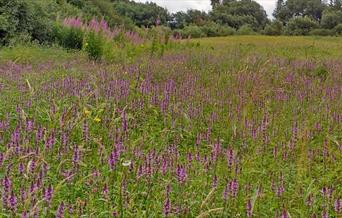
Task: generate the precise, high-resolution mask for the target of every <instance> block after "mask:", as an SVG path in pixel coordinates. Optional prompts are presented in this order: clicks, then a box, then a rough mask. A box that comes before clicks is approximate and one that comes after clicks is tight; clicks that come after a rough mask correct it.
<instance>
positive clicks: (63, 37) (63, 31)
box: [55, 25, 84, 50]
mask: <svg viewBox="0 0 342 218" xmlns="http://www.w3.org/2000/svg"><path fill="white" fill-rule="evenodd" d="M55 32H56V38H57V41H58V43H59V44H60V45H61V46H62V47H64V48H67V49H78V50H81V49H82V47H83V40H84V32H83V31H82V30H81V29H80V28H75V27H64V26H59V25H57V26H56V29H55Z"/></svg>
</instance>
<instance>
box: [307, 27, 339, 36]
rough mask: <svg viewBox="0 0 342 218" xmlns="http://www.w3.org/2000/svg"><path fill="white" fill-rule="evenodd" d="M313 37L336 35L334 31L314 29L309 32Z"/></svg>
mask: <svg viewBox="0 0 342 218" xmlns="http://www.w3.org/2000/svg"><path fill="white" fill-rule="evenodd" d="M309 35H311V36H332V35H334V31H333V30H329V29H313V30H311V31H310V32H309Z"/></svg>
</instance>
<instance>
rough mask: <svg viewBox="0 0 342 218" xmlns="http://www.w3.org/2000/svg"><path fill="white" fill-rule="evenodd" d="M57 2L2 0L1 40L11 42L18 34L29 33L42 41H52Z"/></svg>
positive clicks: (0, 16)
mask: <svg viewBox="0 0 342 218" xmlns="http://www.w3.org/2000/svg"><path fill="white" fill-rule="evenodd" d="M56 10H57V8H56V3H55V2H53V1H48V0H47V1H35V0H11V1H4V0H0V14H1V15H0V41H1V42H2V43H3V44H7V43H9V41H10V39H11V38H12V37H16V36H17V35H18V34H21V33H24V34H26V33H27V34H29V35H30V36H31V38H32V40H36V41H38V42H40V43H43V42H44V43H46V42H52V41H53V40H54V36H53V25H52V20H53V19H52V18H54V15H51V14H55V15H56V13H55V12H56Z"/></svg>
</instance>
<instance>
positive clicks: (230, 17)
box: [211, 0, 268, 30]
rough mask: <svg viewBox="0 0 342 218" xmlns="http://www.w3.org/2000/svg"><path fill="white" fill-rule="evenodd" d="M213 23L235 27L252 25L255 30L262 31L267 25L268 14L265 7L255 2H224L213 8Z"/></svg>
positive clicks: (245, 0) (235, 0)
mask: <svg viewBox="0 0 342 218" xmlns="http://www.w3.org/2000/svg"><path fill="white" fill-rule="evenodd" d="M211 17H212V19H213V21H215V22H217V23H220V24H224V25H228V26H231V27H234V28H236V29H238V28H240V27H241V26H243V25H246V24H248V25H250V26H252V27H253V28H254V29H255V30H257V29H262V28H263V27H264V26H265V25H266V23H267V21H268V20H267V14H266V12H265V10H264V9H263V7H262V6H261V5H260V4H258V3H257V2H255V1H253V0H240V1H237V0H224V1H222V4H219V5H216V6H215V7H213V10H212V12H211Z"/></svg>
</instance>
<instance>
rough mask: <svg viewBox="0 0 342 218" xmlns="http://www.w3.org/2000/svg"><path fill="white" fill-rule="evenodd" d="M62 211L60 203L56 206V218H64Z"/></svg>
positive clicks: (63, 207)
mask: <svg viewBox="0 0 342 218" xmlns="http://www.w3.org/2000/svg"><path fill="white" fill-rule="evenodd" d="M64 209H65V206H64V203H63V202H61V203H60V204H59V206H58V209H57V211H56V218H62V217H64Z"/></svg>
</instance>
